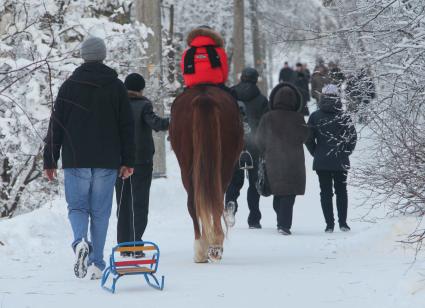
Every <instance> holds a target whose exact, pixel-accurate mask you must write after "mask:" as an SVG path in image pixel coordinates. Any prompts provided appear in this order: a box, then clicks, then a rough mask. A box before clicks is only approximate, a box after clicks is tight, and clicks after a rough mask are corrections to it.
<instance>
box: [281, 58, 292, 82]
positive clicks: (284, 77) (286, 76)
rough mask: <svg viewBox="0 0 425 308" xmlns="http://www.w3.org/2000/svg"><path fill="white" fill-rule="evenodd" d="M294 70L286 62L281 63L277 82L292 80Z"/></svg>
mask: <svg viewBox="0 0 425 308" xmlns="http://www.w3.org/2000/svg"><path fill="white" fill-rule="evenodd" d="M294 78H295V76H294V70H293V69H292V68H290V67H289V64H288V62H285V63H284V64H283V68H282V69H281V70H280V73H279V82H289V83H293V82H294Z"/></svg>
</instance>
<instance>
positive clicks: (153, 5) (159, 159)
mask: <svg viewBox="0 0 425 308" xmlns="http://www.w3.org/2000/svg"><path fill="white" fill-rule="evenodd" d="M136 16H137V19H138V20H139V21H140V22H142V23H143V24H145V25H146V26H148V27H150V28H151V29H152V31H153V35H151V36H149V37H148V44H149V45H148V48H147V58H146V61H144V63H143V64H144V65H143V66H142V68H141V71H142V72H143V75H144V76H145V77H147V80H148V83H149V84H150V85H151V89H150V94H151V96H153V98H154V107H155V110H156V112H157V113H158V114H159V115H160V116H164V101H163V96H162V92H163V68H162V24H161V2H160V1H157V0H139V1H137V2H136ZM152 89H157V93H152V92H153V91H152ZM154 142H155V148H156V154H155V156H154V170H153V176H154V177H163V176H166V174H167V169H166V159H165V133H164V132H158V133H155V134H154Z"/></svg>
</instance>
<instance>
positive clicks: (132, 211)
mask: <svg viewBox="0 0 425 308" xmlns="http://www.w3.org/2000/svg"><path fill="white" fill-rule="evenodd" d="M129 180H130V196H131V214H132V217H133V221H132V225H133V242H134V246H136V243H135V242H136V228H135V220H134V198H133V182H132V181H131V175H130V177H129ZM124 184H125V180H122V184H121V193H120V201H119V203H118V215H117V216H118V221H119V220H120V213H121V203H122V194H123V192H124Z"/></svg>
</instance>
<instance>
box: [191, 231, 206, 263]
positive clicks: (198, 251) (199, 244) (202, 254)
mask: <svg viewBox="0 0 425 308" xmlns="http://www.w3.org/2000/svg"><path fill="white" fill-rule="evenodd" d="M194 250H195V256H194V261H195V263H208V259H209V257H208V241H207V239H206V238H205V236H204V235H202V236H201V237H199V238H198V239H195V247H194Z"/></svg>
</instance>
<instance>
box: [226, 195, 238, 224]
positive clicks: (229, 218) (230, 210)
mask: <svg viewBox="0 0 425 308" xmlns="http://www.w3.org/2000/svg"><path fill="white" fill-rule="evenodd" d="M235 211H236V203H235V202H234V201H229V202H227V204H226V206H225V207H224V222H225V223H226V225H227V227H229V228H232V227H234V226H235V222H236V218H235Z"/></svg>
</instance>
